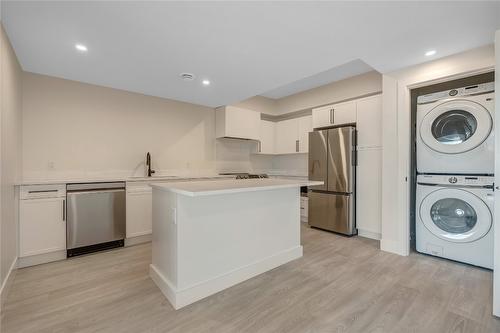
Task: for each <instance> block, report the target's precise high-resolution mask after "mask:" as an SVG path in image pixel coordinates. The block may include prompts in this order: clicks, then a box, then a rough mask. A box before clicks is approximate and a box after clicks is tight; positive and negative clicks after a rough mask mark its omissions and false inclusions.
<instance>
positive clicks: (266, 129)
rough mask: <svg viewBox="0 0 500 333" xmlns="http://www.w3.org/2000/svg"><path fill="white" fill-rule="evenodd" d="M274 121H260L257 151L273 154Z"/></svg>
mask: <svg viewBox="0 0 500 333" xmlns="http://www.w3.org/2000/svg"><path fill="white" fill-rule="evenodd" d="M275 131H276V123H275V122H273V121H268V120H261V121H260V146H259V150H258V152H259V153H261V154H274V152H275V147H274V146H275V144H274V140H275Z"/></svg>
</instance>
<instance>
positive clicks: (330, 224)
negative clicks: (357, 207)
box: [308, 191, 356, 236]
mask: <svg viewBox="0 0 500 333" xmlns="http://www.w3.org/2000/svg"><path fill="white" fill-rule="evenodd" d="M308 197H309V212H308V214H309V215H308V223H309V225H310V226H311V227H315V228H320V229H325V230H329V231H334V232H338V233H341V234H344V235H349V236H350V235H355V234H356V226H355V216H354V212H355V211H354V199H353V196H352V194H336V193H327V192H314V191H311V192H309V195H308Z"/></svg>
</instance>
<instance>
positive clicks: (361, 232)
mask: <svg viewBox="0 0 500 333" xmlns="http://www.w3.org/2000/svg"><path fill="white" fill-rule="evenodd" d="M358 236H361V237H365V238H370V239H375V240H380V239H381V238H382V235H381V234H380V233H378V232H373V231H370V230H363V229H358Z"/></svg>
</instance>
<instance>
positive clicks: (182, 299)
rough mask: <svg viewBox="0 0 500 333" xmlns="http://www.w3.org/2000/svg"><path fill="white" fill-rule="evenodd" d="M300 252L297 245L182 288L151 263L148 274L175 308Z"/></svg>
mask: <svg viewBox="0 0 500 333" xmlns="http://www.w3.org/2000/svg"><path fill="white" fill-rule="evenodd" d="M302 253H303V249H302V246H298V247H295V248H292V249H289V250H286V251H283V252H280V253H278V254H275V255H272V256H270V257H267V258H265V259H263V260H260V261H258V262H255V263H252V264H249V265H246V266H243V267H240V268H237V269H235V270H232V271H230V272H228V273H225V274H222V275H219V276H217V277H214V278H212V279H210V280H206V281H202V282H200V283H197V284H195V285H192V286H190V287H187V288H184V289H182V290H179V289H177V288H176V287H175V286H174V285H173V284H172V283H171V282H170V281H169V280H168V279H167V278H166V277H165V276H164V275H163V274H162V273H161V272H160V271H159V270H158V268H157V267H155V266H154V265H153V264H151V265H150V270H149V276H150V277H151V279H152V280H153V281H154V282H155V283H156V285H157V286H158V288H160V290H161V292H162V293H163V295H165V297H166V298H167V299H168V301H169V302H170V304H172V306H173V307H174V309H176V310H177V309H180V308H182V307H184V306H186V305H189V304H191V303H194V302H196V301H198V300H200V299H203V298H205V297H207V296H210V295H213V294H215V293H218V292H219V291H221V290H224V289H227V288H229V287H231V286H234V285H236V284H238V283H240V282H243V281H245V280H248V279H250V278H252V277H254V276H257V275H259V274H262V273H264V272H267V271H269V270H271V269H273V268H276V267H278V266H281V265H283V264H286V263H287V262H290V261H292V260H295V259H298V258H300V257H302Z"/></svg>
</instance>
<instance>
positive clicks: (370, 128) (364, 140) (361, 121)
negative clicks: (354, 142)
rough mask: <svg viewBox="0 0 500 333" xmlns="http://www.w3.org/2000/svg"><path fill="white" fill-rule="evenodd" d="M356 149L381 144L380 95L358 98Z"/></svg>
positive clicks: (379, 145)
mask: <svg viewBox="0 0 500 333" xmlns="http://www.w3.org/2000/svg"><path fill="white" fill-rule="evenodd" d="M356 128H357V130H358V149H359V148H371V147H381V146H382V96H381V95H376V96H372V97H367V98H363V99H360V100H359V101H358V105H357V123H356Z"/></svg>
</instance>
